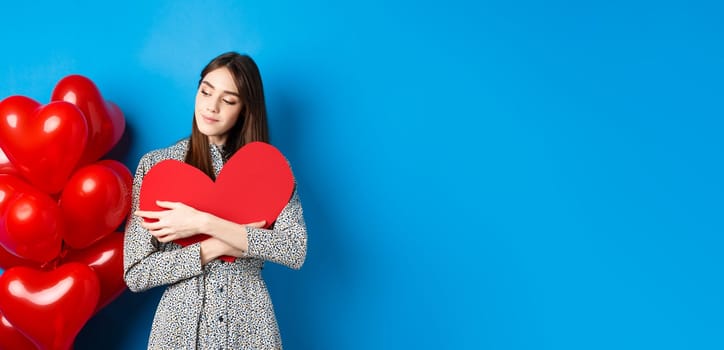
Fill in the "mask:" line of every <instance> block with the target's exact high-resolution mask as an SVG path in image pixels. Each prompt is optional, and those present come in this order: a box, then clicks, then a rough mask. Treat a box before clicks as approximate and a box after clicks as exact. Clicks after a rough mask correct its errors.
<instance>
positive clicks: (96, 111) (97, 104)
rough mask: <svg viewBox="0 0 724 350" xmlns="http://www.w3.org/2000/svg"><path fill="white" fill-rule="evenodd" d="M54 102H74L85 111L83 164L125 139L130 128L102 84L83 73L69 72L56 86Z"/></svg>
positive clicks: (51, 97) (80, 162)
mask: <svg viewBox="0 0 724 350" xmlns="http://www.w3.org/2000/svg"><path fill="white" fill-rule="evenodd" d="M50 100H51V101H66V102H69V103H72V104H74V105H76V106H78V108H80V110H81V111H82V112H83V115H84V116H85V118H86V121H87V122H88V144H87V146H86V148H85V151H84V152H83V156H82V157H81V159H80V161H79V162H78V163H79V165H81V166H82V165H86V164H89V163H92V162H94V161H96V160H98V159H100V157H102V156H103V155H104V154H106V152H108V151H110V150H111V148H113V146H115V144H116V143H118V141H119V140H120V139H121V136H122V135H123V131H124V129H125V127H126V121H125V119H124V118H123V112H121V109H120V108H118V106H116V105H115V104H113V103H112V102H110V101H106V100H104V99H103V96H101V93H100V91H99V90H98V87H97V86H96V85H95V84H94V83H93V81H91V80H90V79H88V78H86V77H84V76H82V75H77V74H75V75H69V76H67V77H65V78H63V79H61V80H60V81H59V82H58V84H56V85H55V88H54V89H53V93H52V94H51V96H50Z"/></svg>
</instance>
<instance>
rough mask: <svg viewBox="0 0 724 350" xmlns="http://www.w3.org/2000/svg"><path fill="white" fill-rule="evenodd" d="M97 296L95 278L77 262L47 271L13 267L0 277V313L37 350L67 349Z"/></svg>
mask: <svg viewBox="0 0 724 350" xmlns="http://www.w3.org/2000/svg"><path fill="white" fill-rule="evenodd" d="M99 294H100V288H99V284H98V277H96V274H95V273H94V272H93V270H91V268H89V267H88V266H86V265H84V264H81V263H68V264H64V265H61V266H60V267H58V268H57V269H55V270H52V271H48V272H44V271H39V270H35V269H32V268H28V267H13V268H11V269H9V270H7V271H5V272H4V273H3V274H2V275H0V312H2V313H3V315H5V318H6V319H7V320H8V321H10V323H11V324H12V325H13V327H15V328H17V329H18V330H20V332H22V333H23V334H24V335H25V336H26V337H28V339H30V340H31V341H32V342H33V343H34V344H35V345H36V346H37V347H39V348H41V349H53V350H55V349H58V350H67V349H70V348H71V346H72V345H73V341H74V340H75V337H76V336H77V335H78V332H80V330H81V329H82V328H83V326H84V325H85V323H86V322H87V321H88V319H89V318H90V317H91V316H92V315H93V311H94V310H95V308H96V304H97V302H98V296H99Z"/></svg>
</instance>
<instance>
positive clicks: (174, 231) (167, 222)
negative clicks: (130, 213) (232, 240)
mask: <svg viewBox="0 0 724 350" xmlns="http://www.w3.org/2000/svg"><path fill="white" fill-rule="evenodd" d="M156 205H158V206H159V207H161V208H165V209H166V210H161V211H143V210H137V211H136V212H135V213H134V215H136V216H140V217H142V218H148V219H157V221H155V222H146V221H142V222H141V226H142V227H143V228H145V229H147V230H148V231H149V232H150V233H151V234H152V235H153V236H154V237H156V239H158V241H159V242H164V243H165V242H170V241H174V240H177V239H181V238H186V237H190V236H193V235H196V234H199V233H202V227H204V225H205V223H206V220H208V219H209V218H208V217H209V214H207V213H205V212H202V211H199V210H196V209H194V208H192V207H190V206H188V205H186V204H183V203H180V202H165V201H156Z"/></svg>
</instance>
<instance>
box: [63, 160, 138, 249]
mask: <svg viewBox="0 0 724 350" xmlns="http://www.w3.org/2000/svg"><path fill="white" fill-rule="evenodd" d="M130 208H131V197H130V195H129V189H128V187H127V184H126V181H125V180H124V179H123V176H121V175H119V174H118V172H117V171H116V170H114V169H112V168H110V167H108V166H105V165H102V164H91V165H87V166H84V167H82V168H80V169H78V171H76V172H75V173H74V174H73V176H72V177H71V178H70V180H68V183H67V184H66V186H65V188H64V189H63V193H62V194H61V196H60V210H61V212H62V213H63V218H64V220H65V223H66V225H67V227H68V230H66V231H65V235H64V236H63V240H64V241H65V242H66V243H67V244H68V245H69V246H71V247H72V248H75V249H83V248H86V247H88V246H90V245H91V244H93V243H95V242H97V241H99V240H100V239H102V238H103V237H105V236H106V235H108V234H110V233H111V232H113V231H114V230H115V229H116V228H118V226H120V224H121V223H122V222H123V221H124V220H125V219H126V215H127V214H128V211H129V210H130Z"/></svg>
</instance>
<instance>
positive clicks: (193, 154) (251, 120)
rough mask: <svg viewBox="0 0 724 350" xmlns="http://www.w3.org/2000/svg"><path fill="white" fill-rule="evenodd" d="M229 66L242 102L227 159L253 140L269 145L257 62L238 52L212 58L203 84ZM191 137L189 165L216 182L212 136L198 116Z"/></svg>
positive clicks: (230, 135)
mask: <svg viewBox="0 0 724 350" xmlns="http://www.w3.org/2000/svg"><path fill="white" fill-rule="evenodd" d="M221 67H226V68H227V69H229V72H231V75H232V76H233V77H234V82H235V83H236V88H237V90H238V91H239V96H240V99H241V104H242V107H241V112H239V118H237V120H236V123H235V124H234V126H232V127H231V129H229V132H228V135H227V138H226V143H225V144H224V156H225V157H226V158H227V159H228V157H231V156H232V155H233V154H234V153H236V151H237V150H239V148H241V146H244V145H245V144H247V143H249V142H253V141H262V142H266V143H269V126H268V125H267V118H266V105H265V103H264V88H263V86H262V83H261V74H260V73H259V67H257V65H256V63H255V62H254V60H252V59H251V57H249V56H247V55H240V54H238V53H236V52H227V53H223V54H221V55H219V56H217V57H216V58H214V59H212V60H211V61H210V62H209V63H208V64H207V65H206V67H204V69H203V70H202V71H201V78H200V79H199V85H201V81H203V79H204V77H205V76H206V74H208V73H209V72H211V71H213V70H215V69H218V68H221ZM191 123H192V126H191V137H190V138H189V145H188V151H187V152H186V159H185V160H184V161H185V162H186V163H188V164H190V165H193V166H195V167H197V168H199V169H200V170H201V171H203V172H204V173H206V175H208V176H209V177H211V178H212V179H215V178H216V176H215V174H214V167H213V166H212V165H211V155H210V153H209V137H208V136H206V135H204V134H202V133H201V131H200V130H199V128H198V126H196V116H195V113H194V117H193V118H192V119H191Z"/></svg>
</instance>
